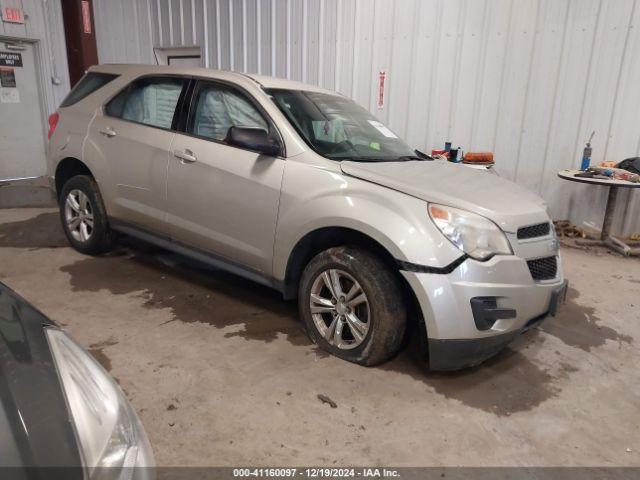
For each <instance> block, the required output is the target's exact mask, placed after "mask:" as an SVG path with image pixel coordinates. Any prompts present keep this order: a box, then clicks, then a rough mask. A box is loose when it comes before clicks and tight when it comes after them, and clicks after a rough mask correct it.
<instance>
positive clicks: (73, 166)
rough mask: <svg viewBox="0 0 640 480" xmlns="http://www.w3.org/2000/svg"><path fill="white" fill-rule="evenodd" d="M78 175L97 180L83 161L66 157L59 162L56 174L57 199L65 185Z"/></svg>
mask: <svg viewBox="0 0 640 480" xmlns="http://www.w3.org/2000/svg"><path fill="white" fill-rule="evenodd" d="M76 175H88V176H90V177H92V178H95V176H94V175H93V173H92V172H91V170H90V169H89V167H88V166H87V165H86V164H85V163H84V162H83V161H82V160H79V159H77V158H75V157H65V158H63V159H62V160H60V162H58V165H57V166H56V171H55V174H54V178H55V186H56V196H57V197H60V193H61V192H62V187H63V186H64V184H65V183H66V182H67V181H68V180H69V179H70V178H72V177H75V176H76Z"/></svg>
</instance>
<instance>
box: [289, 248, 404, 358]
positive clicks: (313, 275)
mask: <svg viewBox="0 0 640 480" xmlns="http://www.w3.org/2000/svg"><path fill="white" fill-rule="evenodd" d="M336 276H337V277H338V285H339V286H340V289H341V290H342V293H343V295H341V296H342V297H344V298H343V299H340V298H339V297H340V295H337V297H338V298H336V296H335V295H333V293H334V291H335V277H336ZM328 282H329V283H330V284H331V285H332V286H333V289H332V288H330V287H329V283H328ZM358 286H359V287H360V289H359V290H358V288H357V287H358ZM354 288H355V289H356V290H355V292H356V293H352V289H354ZM359 292H362V293H364V295H365V302H362V296H361V295H360V293H359ZM338 293H339V292H338ZM312 294H313V295H314V300H313V302H312V298H311V296H312ZM350 294H351V295H350ZM329 300H331V303H327V302H328V301H329ZM341 300H342V301H341ZM358 302H360V303H358ZM298 306H299V310H300V316H301V317H302V320H303V322H304V325H305V328H306V330H307V333H308V335H309V337H310V338H311V340H312V341H313V342H314V343H315V344H316V345H318V346H319V347H321V348H322V349H323V350H326V351H327V352H329V353H331V354H333V355H335V356H336V357H339V358H342V359H344V360H347V361H349V362H353V363H358V364H360V365H366V366H373V365H378V364H380V363H382V362H384V361H386V360H388V359H389V358H391V357H392V356H394V355H395V354H396V353H397V352H398V350H399V349H400V345H401V343H402V340H403V338H404V334H405V330H406V325H407V309H406V306H405V304H404V301H403V296H402V293H401V291H400V288H399V285H398V281H397V279H396V277H395V275H394V272H393V271H392V270H391V269H390V268H389V267H388V266H387V265H386V264H385V263H384V262H382V260H380V259H379V258H378V257H376V256H375V255H373V254H371V253H369V252H368V251H366V250H362V249H360V248H357V247H335V248H330V249H329V250H325V251H324V252H321V253H319V254H318V255H316V256H315V257H314V258H313V259H312V260H311V261H310V262H309V264H308V265H307V267H306V268H305V270H304V272H303V273H302V278H301V280H300V285H299V290H298ZM312 307H313V308H314V312H312ZM332 308H333V309H332ZM354 316H355V318H356V319H357V320H359V322H355V321H354ZM336 317H337V318H336ZM340 319H342V322H341V321H340ZM341 324H342V325H341ZM323 325H324V327H323ZM340 325H341V328H340Z"/></svg>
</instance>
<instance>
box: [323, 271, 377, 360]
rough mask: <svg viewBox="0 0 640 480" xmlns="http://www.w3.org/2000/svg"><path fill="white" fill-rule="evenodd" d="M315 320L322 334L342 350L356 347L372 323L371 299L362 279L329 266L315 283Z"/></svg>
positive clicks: (331, 343) (365, 335)
mask: <svg viewBox="0 0 640 480" xmlns="http://www.w3.org/2000/svg"><path fill="white" fill-rule="evenodd" d="M310 296H311V298H310V308H311V316H312V318H313V322H314V324H315V326H316V328H317V330H318V332H319V333H320V335H322V337H324V339H325V340H326V341H327V342H328V343H329V344H330V345H333V346H335V347H337V348H340V349H342V350H349V349H352V348H356V347H358V346H359V345H361V344H362V342H363V341H364V339H365V338H366V337H367V333H368V332H369V327H370V324H371V322H370V318H371V317H370V311H369V301H368V300H367V296H366V294H365V293H364V290H363V289H362V287H361V286H360V284H359V283H358V281H357V280H356V279H355V278H353V277H352V276H351V275H349V274H348V273H347V272H345V271H343V270H339V269H328V270H325V271H323V272H321V273H320V274H319V275H318V276H317V277H316V279H315V280H314V282H313V284H312V286H311V294H310Z"/></svg>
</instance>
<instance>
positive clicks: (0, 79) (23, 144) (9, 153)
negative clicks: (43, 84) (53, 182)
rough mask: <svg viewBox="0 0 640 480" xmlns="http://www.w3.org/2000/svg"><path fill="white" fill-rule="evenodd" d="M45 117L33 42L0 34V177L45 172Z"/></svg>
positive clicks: (23, 176)
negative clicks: (2, 36) (16, 40)
mask: <svg viewBox="0 0 640 480" xmlns="http://www.w3.org/2000/svg"><path fill="white" fill-rule="evenodd" d="M45 120H46V116H45V114H44V112H43V110H42V105H41V98H40V90H39V88H38V70H37V66H36V63H35V54H34V45H33V44H32V43H15V42H10V41H8V40H7V41H3V40H2V39H1V38H0V180H7V179H14V178H28V177H39V176H42V175H44V174H45V171H46V157H45V139H46V132H45V127H44V125H45Z"/></svg>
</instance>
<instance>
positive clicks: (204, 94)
mask: <svg viewBox="0 0 640 480" xmlns="http://www.w3.org/2000/svg"><path fill="white" fill-rule="evenodd" d="M230 127H252V128H261V129H263V130H265V131H267V132H268V131H269V124H268V122H267V121H266V120H265V118H264V117H263V116H262V114H261V113H260V112H259V111H258V110H257V109H256V107H254V106H253V104H252V103H251V102H250V101H249V100H248V99H247V98H246V97H245V96H244V95H243V94H241V93H240V92H238V91H236V90H235V89H233V88H231V87H227V86H224V85H216V84H208V83H206V84H202V85H201V87H200V88H199V89H198V90H197V94H196V98H195V108H194V110H193V113H192V114H191V118H190V119H189V125H188V127H187V132H188V133H191V134H193V135H197V136H199V137H204V138H209V139H212V140H218V141H221V140H224V138H225V137H226V136H227V132H228V131H229V128H230Z"/></svg>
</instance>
